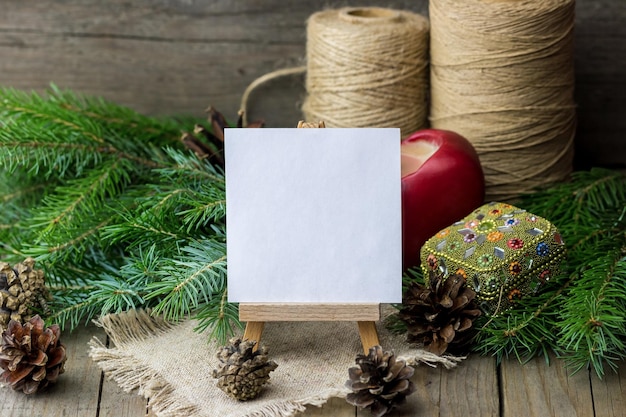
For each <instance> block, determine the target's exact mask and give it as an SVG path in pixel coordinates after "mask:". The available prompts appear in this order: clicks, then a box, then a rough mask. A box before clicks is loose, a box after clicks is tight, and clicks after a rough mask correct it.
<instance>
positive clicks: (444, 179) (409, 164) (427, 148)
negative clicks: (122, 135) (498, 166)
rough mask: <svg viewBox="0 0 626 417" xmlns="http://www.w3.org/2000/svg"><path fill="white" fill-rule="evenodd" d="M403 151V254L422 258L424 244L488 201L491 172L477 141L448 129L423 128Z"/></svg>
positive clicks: (408, 263) (411, 259)
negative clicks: (485, 172) (484, 165)
mask: <svg viewBox="0 0 626 417" xmlns="http://www.w3.org/2000/svg"><path fill="white" fill-rule="evenodd" d="M400 149H401V153H402V159H401V161H402V162H401V163H402V259H403V265H404V268H405V269H406V268H410V267H413V266H417V265H419V263H420V249H421V247H422V245H423V244H424V243H425V242H426V241H427V240H428V239H430V238H431V237H432V236H434V235H435V233H437V232H439V231H440V230H442V229H444V228H446V227H447V226H449V225H451V224H452V223H454V222H456V221H458V220H460V219H461V218H463V217H465V216H466V215H468V214H469V213H470V212H472V211H473V210H474V209H476V208H478V207H479V206H480V205H482V204H483V200H484V198H485V177H484V175H483V171H482V167H481V165H480V161H479V159H478V154H477V153H476V150H475V149H474V147H473V146H472V144H471V143H470V142H469V141H468V140H467V139H465V138H464V137H463V136H461V135H459V134H457V133H454V132H450V131H447V130H438V129H424V130H419V131H417V132H415V133H413V134H412V135H410V136H409V137H407V138H406V139H404V140H403V141H402V143H401V145H400Z"/></svg>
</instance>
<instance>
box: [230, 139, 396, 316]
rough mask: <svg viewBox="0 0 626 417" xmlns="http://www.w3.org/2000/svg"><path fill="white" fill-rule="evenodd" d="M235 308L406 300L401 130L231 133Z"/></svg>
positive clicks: (231, 262) (232, 244)
mask: <svg viewBox="0 0 626 417" xmlns="http://www.w3.org/2000/svg"><path fill="white" fill-rule="evenodd" d="M225 160H226V232H227V237H226V239H227V240H226V242H227V257H228V300H229V301H231V302H314V303H322V302H327V303H331V302H338V303H358V302H368V303H369V302H373V303H396V302H401V299H402V236H401V234H402V223H401V222H402V216H401V180H400V130H399V129H391V128H384V129H383V128H380V129H369V128H368V129H365V128H359V129H331V128H326V129H310V128H309V129H296V128H294V129H266V128H263V129H226V132H225Z"/></svg>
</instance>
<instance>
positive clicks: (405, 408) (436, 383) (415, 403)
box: [361, 365, 446, 417]
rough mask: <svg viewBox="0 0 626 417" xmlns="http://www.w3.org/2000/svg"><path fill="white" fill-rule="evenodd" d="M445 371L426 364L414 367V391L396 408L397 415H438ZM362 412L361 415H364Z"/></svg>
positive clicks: (407, 416)
mask: <svg viewBox="0 0 626 417" xmlns="http://www.w3.org/2000/svg"><path fill="white" fill-rule="evenodd" d="M445 373H446V371H444V370H442V369H441V368H432V367H430V366H427V365H419V366H416V367H415V374H414V375H413V378H411V380H412V381H413V383H414V384H415V392H414V393H413V394H411V395H410V396H408V397H407V400H406V404H404V405H402V406H400V407H399V408H398V410H397V413H398V416H402V417H409V416H440V410H441V407H440V401H441V392H440V389H441V381H442V379H443V378H445V376H444V375H443V374H445ZM365 415H366V414H365V413H362V414H361V416H365Z"/></svg>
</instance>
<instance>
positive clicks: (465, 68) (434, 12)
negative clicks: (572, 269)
mask: <svg viewBox="0 0 626 417" xmlns="http://www.w3.org/2000/svg"><path fill="white" fill-rule="evenodd" d="M429 14H430V23H431V45H430V53H431V108H430V122H431V125H432V127H434V128H439V129H448V130H453V131H456V132H458V133H460V134H461V135H463V136H465V137H466V138H468V139H469V140H470V141H471V142H472V144H473V145H474V147H475V148H476V150H477V152H478V154H479V156H480V160H481V163H482V166H483V170H484V173H485V180H486V185H487V198H488V199H491V200H507V199H511V198H515V197H517V196H518V195H519V194H522V193H526V192H532V191H533V190H534V189H536V188H537V187H541V186H543V185H546V184H549V183H552V182H556V181H561V180H563V179H565V178H566V177H567V176H568V175H569V173H570V172H571V170H572V158H573V140H574V133H575V127H576V116H575V105H574V98H573V91H574V70H573V47H572V45H573V27H574V0H542V1H535V0H522V1H510V0H488V1H486V0H464V1H458V0H431V1H430V8H429Z"/></svg>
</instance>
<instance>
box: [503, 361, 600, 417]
mask: <svg viewBox="0 0 626 417" xmlns="http://www.w3.org/2000/svg"><path fill="white" fill-rule="evenodd" d="M501 378H502V381H501V384H502V385H501V391H500V395H501V396H502V401H503V406H504V413H503V416H502V417H516V416H525V417H545V416H552V417H592V416H594V410H593V399H592V396H591V387H590V384H589V374H588V373H587V372H580V373H577V374H575V375H570V374H569V373H568V371H567V370H566V368H565V364H564V362H563V361H559V360H556V359H554V358H553V359H552V361H551V364H550V366H548V365H547V364H546V362H545V360H544V359H543V358H535V359H533V360H531V361H530V362H528V363H527V364H524V365H521V364H520V363H518V362H514V361H512V360H510V361H504V362H503V363H502V365H501ZM595 415H597V416H598V417H599V416H601V415H602V414H595ZM607 415H610V414H607Z"/></svg>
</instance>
